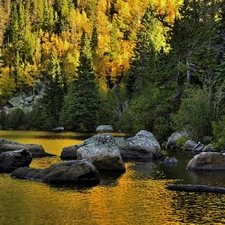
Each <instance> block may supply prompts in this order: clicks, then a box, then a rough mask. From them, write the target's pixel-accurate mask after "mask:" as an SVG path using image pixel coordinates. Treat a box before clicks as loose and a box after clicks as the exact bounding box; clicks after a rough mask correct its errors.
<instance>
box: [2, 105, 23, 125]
mask: <svg viewBox="0 0 225 225" xmlns="http://www.w3.org/2000/svg"><path fill="white" fill-rule="evenodd" d="M24 122H25V121H24V111H23V110H22V109H20V108H16V109H13V110H11V111H10V112H8V113H7V114H5V115H4V124H3V126H4V127H5V128H7V129H20V128H23V126H24Z"/></svg>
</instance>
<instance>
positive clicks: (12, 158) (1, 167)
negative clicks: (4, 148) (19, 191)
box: [0, 149, 32, 173]
mask: <svg viewBox="0 0 225 225" xmlns="http://www.w3.org/2000/svg"><path fill="white" fill-rule="evenodd" d="M31 161H32V155H31V153H30V152H28V151H26V150H24V149H21V150H17V151H8V152H3V153H1V154H0V172H4V173H11V172H12V171H13V170H15V169H17V168H19V167H26V166H27V167H28V166H29V165H30V163H31Z"/></svg>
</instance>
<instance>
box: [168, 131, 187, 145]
mask: <svg viewBox="0 0 225 225" xmlns="http://www.w3.org/2000/svg"><path fill="white" fill-rule="evenodd" d="M181 137H188V133H187V131H186V130H182V131H176V132H174V133H172V134H171V135H170V137H169V138H168V139H167V143H166V149H171V148H177V144H176V142H177V140H178V139H179V138H181Z"/></svg>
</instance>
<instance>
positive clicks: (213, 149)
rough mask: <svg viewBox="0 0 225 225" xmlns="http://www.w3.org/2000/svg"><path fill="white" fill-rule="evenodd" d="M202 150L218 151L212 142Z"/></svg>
mask: <svg viewBox="0 0 225 225" xmlns="http://www.w3.org/2000/svg"><path fill="white" fill-rule="evenodd" d="M202 151H203V152H218V150H217V149H216V148H215V146H213V143H210V144H208V145H206V146H205V147H204V149H203V150H202Z"/></svg>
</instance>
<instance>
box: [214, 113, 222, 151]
mask: <svg viewBox="0 0 225 225" xmlns="http://www.w3.org/2000/svg"><path fill="white" fill-rule="evenodd" d="M212 127H213V141H214V146H215V147H216V148H218V149H224V148H225V116H223V117H222V118H221V120H220V121H218V122H213V124H212Z"/></svg>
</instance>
